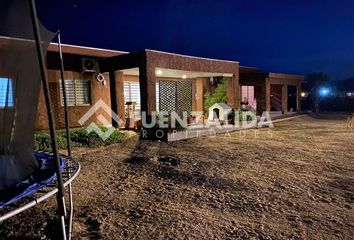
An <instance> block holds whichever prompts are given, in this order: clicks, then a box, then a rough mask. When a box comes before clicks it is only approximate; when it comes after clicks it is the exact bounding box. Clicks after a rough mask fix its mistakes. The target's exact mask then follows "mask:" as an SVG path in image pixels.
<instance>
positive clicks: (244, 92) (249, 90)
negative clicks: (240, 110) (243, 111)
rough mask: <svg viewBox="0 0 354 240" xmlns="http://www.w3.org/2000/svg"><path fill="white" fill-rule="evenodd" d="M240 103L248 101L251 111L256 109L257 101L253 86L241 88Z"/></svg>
mask: <svg viewBox="0 0 354 240" xmlns="http://www.w3.org/2000/svg"><path fill="white" fill-rule="evenodd" d="M241 96H242V101H243V100H244V99H245V100H247V101H248V104H249V106H251V107H252V108H253V109H257V100H256V97H255V89H254V86H241Z"/></svg>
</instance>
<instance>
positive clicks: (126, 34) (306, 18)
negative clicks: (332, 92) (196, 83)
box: [37, 0, 354, 80]
mask: <svg viewBox="0 0 354 240" xmlns="http://www.w3.org/2000/svg"><path fill="white" fill-rule="evenodd" d="M102 2H103V1H78V0H75V1H74V0H65V1H61V2H60V5H58V2H54V1H44V0H39V1H37V4H38V13H39V17H40V19H41V21H42V23H43V24H44V25H45V26H46V27H47V28H48V29H50V30H52V31H56V30H58V29H60V30H61V32H62V39H63V40H62V41H63V42H64V43H67V44H75V45H83V46H89V47H98V48H107V49H114V50H121V51H128V52H134V51H138V50H142V49H155V50H160V51H167V52H173V53H179V54H187V55H193V56H198V57H208V58H216V59H224V60H233V61H239V62H240V64H241V65H242V66H250V67H256V68H260V69H261V70H262V71H272V72H282V73H293V74H308V73H311V72H315V71H322V72H325V73H327V74H328V75H329V77H330V79H331V80H341V79H348V78H351V77H353V76H354V47H353V43H354V14H352V12H353V10H354V2H351V1H341V3H338V2H336V1H311V2H307V1H296V3H295V4H291V3H290V1H282V2H279V1H267V2H265V1H256V0H251V1H247V2H242V1H230V2H228V1H223V2H218V3H214V2H213V1H209V0H207V1H202V0H198V1H193V2H192V1H179V2H178V3H173V2H172V1H164V2H160V3H156V2H154V3H149V2H145V1H129V2H122V3H119V2H118V1H104V4H102Z"/></svg>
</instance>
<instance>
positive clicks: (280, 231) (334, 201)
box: [0, 115, 354, 239]
mask: <svg viewBox="0 0 354 240" xmlns="http://www.w3.org/2000/svg"><path fill="white" fill-rule="evenodd" d="M164 156H172V157H176V158H178V159H180V163H179V164H177V166H172V165H169V164H167V163H165V162H161V161H159V160H160V158H161V157H164ZM75 157H76V158H77V159H78V160H79V161H80V163H81V165H82V172H81V174H80V176H79V177H78V179H77V180H76V181H75V183H74V186H73V187H74V190H75V204H76V209H75V217H74V239H353V236H354V210H353V207H354V204H353V203H354V129H352V130H348V129H347V128H346V125H345V118H344V116H335V115H330V116H328V115H327V116H325V115H316V116H303V117H301V118H297V119H293V120H290V121H285V122H280V123H277V124H275V128H274V129H272V130H269V129H261V130H257V131H256V132H255V130H247V131H244V132H241V133H240V132H234V133H231V134H230V135H218V136H216V137H204V138H198V139H191V140H184V141H179V142H172V143H164V142H151V141H138V138H137V137H132V138H130V139H129V140H126V141H124V142H122V143H120V144H116V145H111V146H108V147H104V148H99V149H78V150H76V151H75ZM52 204H53V203H46V204H44V205H41V206H40V207H41V208H40V209H41V210H39V207H38V208H37V209H35V210H33V211H35V212H36V215H38V216H37V218H40V220H41V221H45V217H43V215H44V216H47V215H50V214H48V213H46V211H49V210H48V209H52V208H53V205H52ZM43 206H44V209H45V210H43ZM46 209H47V210H46ZM38 212H39V213H38ZM25 214H29V213H25ZM46 214H47V215H46ZM41 216H42V217H41ZM19 217H21V215H20V216H19ZM39 227H40V226H39ZM24 229H26V228H24ZM0 233H1V231H0Z"/></svg>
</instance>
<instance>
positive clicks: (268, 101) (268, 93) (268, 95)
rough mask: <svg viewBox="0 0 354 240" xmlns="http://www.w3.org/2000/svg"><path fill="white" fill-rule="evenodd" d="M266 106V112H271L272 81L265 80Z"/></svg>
mask: <svg viewBox="0 0 354 240" xmlns="http://www.w3.org/2000/svg"><path fill="white" fill-rule="evenodd" d="M265 106H266V111H267V112H270V79H269V78H266V79H265Z"/></svg>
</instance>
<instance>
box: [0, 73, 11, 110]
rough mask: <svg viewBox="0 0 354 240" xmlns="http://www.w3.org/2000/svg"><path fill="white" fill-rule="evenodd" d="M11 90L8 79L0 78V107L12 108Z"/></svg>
mask: <svg viewBox="0 0 354 240" xmlns="http://www.w3.org/2000/svg"><path fill="white" fill-rule="evenodd" d="M13 106H14V100H13V88H12V80H11V79H10V78H0V107H1V108H4V107H13Z"/></svg>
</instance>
